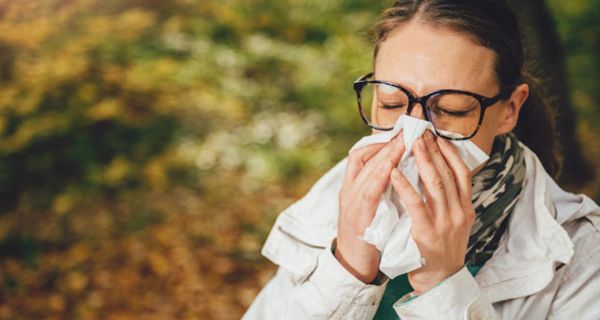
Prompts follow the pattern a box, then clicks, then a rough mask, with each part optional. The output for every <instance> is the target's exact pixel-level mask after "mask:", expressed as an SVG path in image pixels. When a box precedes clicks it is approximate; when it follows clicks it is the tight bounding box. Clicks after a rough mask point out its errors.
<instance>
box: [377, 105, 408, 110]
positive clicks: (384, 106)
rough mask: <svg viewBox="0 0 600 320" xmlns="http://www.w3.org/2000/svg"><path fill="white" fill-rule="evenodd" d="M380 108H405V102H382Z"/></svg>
mask: <svg viewBox="0 0 600 320" xmlns="http://www.w3.org/2000/svg"><path fill="white" fill-rule="evenodd" d="M381 108H382V109H386V110H392V109H402V108H406V104H382V105H381Z"/></svg>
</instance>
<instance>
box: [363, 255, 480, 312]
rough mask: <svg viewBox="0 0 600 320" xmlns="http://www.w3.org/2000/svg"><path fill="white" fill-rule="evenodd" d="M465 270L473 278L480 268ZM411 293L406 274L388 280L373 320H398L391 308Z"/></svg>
mask: <svg viewBox="0 0 600 320" xmlns="http://www.w3.org/2000/svg"><path fill="white" fill-rule="evenodd" d="M467 269H469V272H470V273H471V274H472V275H473V276H475V275H476V274H477V272H479V269H481V266H477V265H467ZM412 291H413V288H412V287H411V286H410V283H409V282H408V276H407V275H406V274H403V275H401V276H398V277H396V278H394V279H392V280H390V281H389V282H388V284H387V287H386V288H385V292H384V293H383V297H382V298H381V302H380V303H379V308H377V312H376V313H375V317H373V319H376V320H391V319H399V318H398V315H397V314H396V311H394V308H393V307H392V306H393V305H394V303H395V302H396V301H398V299H400V298H402V297H403V296H404V295H406V294H407V293H410V292H412Z"/></svg>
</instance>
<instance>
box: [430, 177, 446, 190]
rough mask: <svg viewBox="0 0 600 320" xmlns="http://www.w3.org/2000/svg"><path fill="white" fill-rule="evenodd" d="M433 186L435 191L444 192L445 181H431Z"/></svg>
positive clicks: (438, 179) (436, 179) (437, 179)
mask: <svg viewBox="0 0 600 320" xmlns="http://www.w3.org/2000/svg"><path fill="white" fill-rule="evenodd" d="M431 186H432V187H433V188H434V189H435V190H440V191H442V190H444V181H443V180H442V179H440V178H434V179H432V181H431Z"/></svg>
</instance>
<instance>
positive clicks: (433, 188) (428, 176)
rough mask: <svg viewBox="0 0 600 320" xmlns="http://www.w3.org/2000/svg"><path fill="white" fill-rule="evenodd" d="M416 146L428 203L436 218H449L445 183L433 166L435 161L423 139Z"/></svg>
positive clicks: (416, 155)
mask: <svg viewBox="0 0 600 320" xmlns="http://www.w3.org/2000/svg"><path fill="white" fill-rule="evenodd" d="M415 145H416V148H414V149H413V152H415V158H416V160H417V161H416V162H417V170H418V171H419V176H420V177H421V180H423V184H424V186H425V189H426V191H427V192H426V196H427V197H426V199H427V203H428V204H429V206H430V207H431V208H432V209H433V210H434V212H435V215H434V216H435V218H445V217H447V216H448V213H447V207H448V206H447V203H446V191H445V190H444V181H443V180H442V178H441V176H440V174H439V173H438V171H437V169H436V168H435V165H434V164H433V160H432V159H431V156H430V154H429V151H427V149H426V146H425V142H424V141H423V138H422V137H421V138H419V139H417V141H416V143H415Z"/></svg>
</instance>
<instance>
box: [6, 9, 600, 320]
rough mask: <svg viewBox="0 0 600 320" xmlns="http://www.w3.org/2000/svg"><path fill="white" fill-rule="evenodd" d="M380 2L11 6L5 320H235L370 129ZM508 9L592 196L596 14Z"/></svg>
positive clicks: (574, 170) (599, 99) (573, 173)
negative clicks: (284, 241)
mask: <svg viewBox="0 0 600 320" xmlns="http://www.w3.org/2000/svg"><path fill="white" fill-rule="evenodd" d="M387 3H388V2H384V1H364V0H329V1H319V0H221V1H217V0H208V1H206V0H205V1H193V0H174V1H161V0H131V1H118V0H102V1H100V0H44V1H39V0H20V1H14V0H0V319H42V318H43V319H138V318H143V319H236V318H239V317H240V316H241V315H242V313H243V312H244V310H245V308H247V306H248V305H249V304H250V303H251V301H252V299H253V298H254V296H255V295H256V294H257V292H258V290H259V289H260V288H261V287H262V286H263V285H264V284H265V282H266V281H268V279H269V278H270V277H271V276H272V275H273V272H274V270H275V267H274V266H273V265H272V264H271V263H270V262H268V261H267V260H266V259H264V258H262V257H261V256H260V248H261V246H262V243H263V241H264V240H265V238H266V235H267V233H268V231H269V230H270V227H271V225H272V223H273V222H274V220H275V218H276V216H277V215H278V213H279V212H280V211H282V210H283V209H284V208H286V207H287V206H288V205H290V204H291V203H292V202H294V201H295V200H297V199H298V198H299V197H301V196H302V195H303V194H304V193H305V192H306V191H307V190H308V188H309V187H310V186H311V185H312V183H314V181H315V180H316V179H317V178H318V177H319V176H320V175H321V174H323V173H324V172H325V171H326V170H327V169H328V168H330V167H331V166H332V165H333V164H335V163H336V162H337V161H339V160H340V159H342V158H343V157H344V156H345V154H346V153H347V150H348V149H349V148H350V146H351V145H352V144H353V143H354V142H355V141H356V140H357V139H358V138H359V137H361V136H363V135H366V134H368V132H369V130H367V128H366V127H365V126H364V125H363V123H362V122H361V120H360V118H359V116H358V113H357V111H356V109H357V108H356V106H355V103H356V102H355V97H354V93H353V91H352V87H351V83H352V81H353V80H354V79H356V78H357V77H358V76H360V75H362V74H364V73H366V72H368V71H370V64H371V54H372V52H371V48H372V45H371V41H370V30H371V26H372V24H373V22H374V21H375V19H376V17H377V15H378V14H379V13H380V12H381V10H382V9H383V8H384V7H385V6H386V5H387ZM514 4H515V5H516V6H517V7H518V11H519V12H520V14H521V15H522V19H523V21H524V23H525V24H526V30H527V39H528V42H529V44H530V50H529V54H530V56H532V57H533V58H534V59H535V61H536V63H535V64H533V65H532V67H533V68H534V69H535V70H537V72H536V73H537V74H538V76H540V77H542V78H544V79H547V80H548V86H547V90H548V92H551V93H553V94H554V95H555V98H556V100H555V101H556V102H557V108H558V112H559V113H560V118H559V127H560V130H561V136H560V137H561V138H560V139H561V142H562V143H563V145H564V149H563V152H562V154H563V156H564V158H565V168H564V170H563V175H562V176H561V179H560V181H561V185H562V186H563V187H565V188H567V189H569V190H571V191H574V192H585V193H587V194H588V195H590V196H592V197H593V198H595V199H596V200H598V199H600V193H599V188H598V186H599V184H598V179H597V178H596V176H595V175H594V172H596V171H597V170H596V169H598V166H599V164H598V161H597V159H598V158H599V157H600V142H599V140H598V139H599V137H600V128H598V125H600V112H599V111H600V81H599V80H600V76H599V72H600V24H598V20H599V19H600V0H571V1H560V0H547V1H543V0H530V1H516V0H515V1H514ZM532 125H535V124H532Z"/></svg>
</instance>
